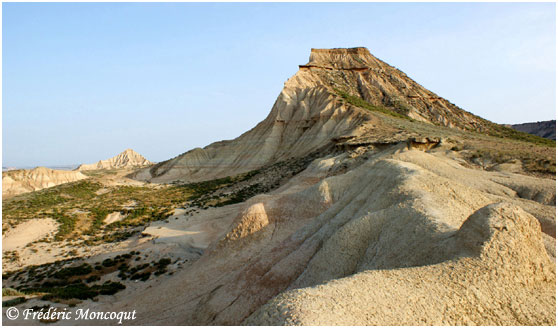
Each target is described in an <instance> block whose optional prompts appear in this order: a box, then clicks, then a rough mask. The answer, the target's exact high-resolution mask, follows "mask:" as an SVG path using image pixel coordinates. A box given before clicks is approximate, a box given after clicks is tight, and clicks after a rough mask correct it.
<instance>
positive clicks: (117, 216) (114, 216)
mask: <svg viewBox="0 0 558 328" xmlns="http://www.w3.org/2000/svg"><path fill="white" fill-rule="evenodd" d="M125 217H126V215H123V214H122V213H120V212H112V213H110V214H109V215H107V217H106V218H105V219H104V221H103V222H104V223H105V225H109V224H111V223H113V222H118V221H120V220H122V219H124V218H125Z"/></svg>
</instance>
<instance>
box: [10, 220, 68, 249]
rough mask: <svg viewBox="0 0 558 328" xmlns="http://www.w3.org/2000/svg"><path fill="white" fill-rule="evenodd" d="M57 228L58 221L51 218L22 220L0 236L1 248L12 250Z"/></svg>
mask: <svg viewBox="0 0 558 328" xmlns="http://www.w3.org/2000/svg"><path fill="white" fill-rule="evenodd" d="M57 230H58V223H57V222H56V221H54V220H53V219H50V218H47V219H33V220H29V221H25V222H22V223H20V224H18V225H17V226H16V227H14V228H12V229H9V230H8V231H7V232H6V233H5V234H4V235H3V236H2V250H3V251H13V250H16V249H21V248H23V247H25V246H26V245H27V244H29V243H32V242H34V241H37V240H39V239H42V238H45V237H48V236H50V235H52V234H54V233H55V232H56V231H57Z"/></svg>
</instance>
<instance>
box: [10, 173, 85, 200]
mask: <svg viewBox="0 0 558 328" xmlns="http://www.w3.org/2000/svg"><path fill="white" fill-rule="evenodd" d="M85 178H87V176H85V175H83V174H82V173H80V172H75V171H65V170H53V169H49V168H46V167H37V168H34V169H32V170H10V171H5V172H2V197H3V198H4V197H8V196H14V195H18V194H22V193H26V192H31V191H35V190H40V189H44V188H49V187H53V186H56V185H59V184H63V183H68V182H73V181H77V180H81V179H85Z"/></svg>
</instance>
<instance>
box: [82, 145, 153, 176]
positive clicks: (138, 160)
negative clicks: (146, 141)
mask: <svg viewBox="0 0 558 328" xmlns="http://www.w3.org/2000/svg"><path fill="white" fill-rule="evenodd" d="M151 164H153V163H152V162H150V161H148V160H147V159H145V157H143V156H142V155H140V154H138V153H137V152H135V151H134V150H132V149H126V150H125V151H123V152H121V153H120V154H118V155H116V156H114V157H111V158H109V159H106V160H100V161H98V162H97V163H93V164H81V165H80V166H79V167H78V168H77V169H76V170H77V171H86V170H101V169H117V168H124V167H143V166H148V165H151Z"/></svg>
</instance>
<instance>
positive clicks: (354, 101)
mask: <svg viewBox="0 0 558 328" xmlns="http://www.w3.org/2000/svg"><path fill="white" fill-rule="evenodd" d="M334 90H335V92H336V93H337V94H338V95H339V96H341V98H343V99H345V101H347V102H348V103H349V104H351V105H353V106H356V107H360V108H364V109H367V110H369V111H373V112H380V113H384V114H387V115H391V116H394V117H397V118H403V119H406V120H411V119H410V118H409V117H407V116H405V115H402V114H400V113H398V112H396V111H394V110H391V109H388V108H385V107H382V106H376V105H372V104H371V103H369V102H367V101H366V100H364V99H362V98H360V97H355V96H352V95H350V94H348V93H347V92H345V91H342V90H339V89H334Z"/></svg>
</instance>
